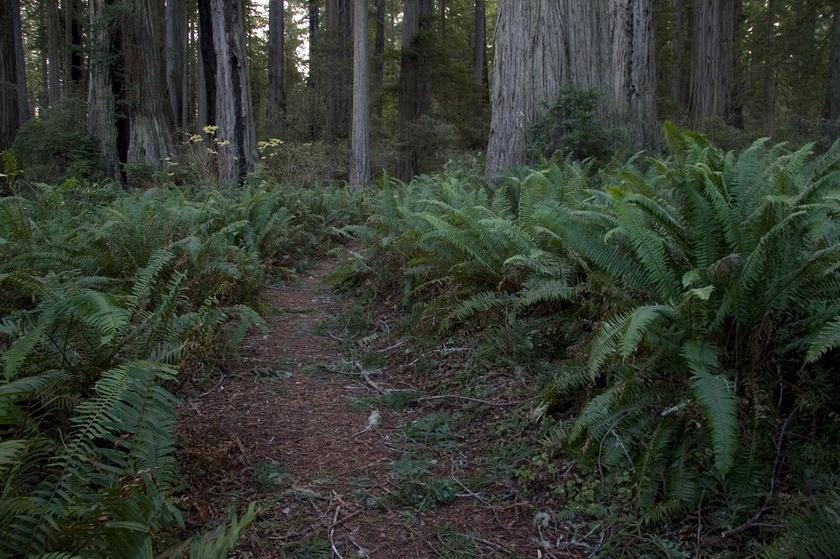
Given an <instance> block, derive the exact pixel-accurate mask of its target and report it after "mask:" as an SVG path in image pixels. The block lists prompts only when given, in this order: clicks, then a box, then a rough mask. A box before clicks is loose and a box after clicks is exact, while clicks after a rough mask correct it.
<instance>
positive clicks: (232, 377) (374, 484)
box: [179, 260, 540, 558]
mask: <svg viewBox="0 0 840 559" xmlns="http://www.w3.org/2000/svg"><path fill="white" fill-rule="evenodd" d="M335 265H336V261H335V260H325V261H322V262H320V263H318V264H317V265H316V266H315V267H314V268H313V269H312V270H311V271H310V272H309V274H307V275H304V276H303V277H301V278H299V280H298V281H297V282H295V283H293V284H292V285H290V286H287V287H284V288H280V289H271V290H270V291H269V292H268V293H267V299H268V303H269V304H270V305H271V306H272V307H273V308H274V309H275V312H274V313H273V314H272V316H270V317H269V318H268V320H267V322H268V332H267V334H252V335H251V336H250V337H249V338H248V339H247V340H246V342H245V346H244V348H243V350H242V352H241V355H240V356H239V357H238V358H237V359H236V361H234V362H231V363H228V364H227V365H226V366H225V367H224V368H223V370H224V371H225V373H224V375H223V376H221V377H218V378H216V379H214V380H211V381H209V386H208V387H207V388H206V389H205V390H204V391H202V392H198V391H196V393H195V394H193V395H191V396H188V397H186V398H185V399H184V401H183V404H182V406H181V409H180V424H179V432H180V436H181V439H182V449H183V450H182V456H181V463H182V464H183V469H184V471H185V477H186V486H187V487H188V488H189V489H188V491H187V493H186V494H185V495H184V497H183V503H182V506H183V508H184V510H185V511H186V515H185V516H186V517H187V518H188V521H189V522H190V523H191V526H190V528H192V529H196V528H199V527H204V526H206V525H212V524H213V523H215V522H217V521H218V520H219V519H220V518H222V517H223V516H224V514H225V513H226V511H227V510H229V509H230V508H241V507H242V506H243V504H244V503H247V502H249V501H257V502H258V503H259V507H260V510H261V514H260V516H259V518H258V520H257V522H256V523H255V525H254V527H253V529H251V530H250V531H249V532H248V534H247V535H246V536H245V538H244V539H243V541H242V545H241V548H240V551H239V556H240V557H243V558H244V557H248V558H264V557H265V558H267V557H289V558H320V557H343V558H350V557H374V558H380V557H381V558H391V557H393V558H397V557H399V558H405V557H452V558H455V557H536V556H537V551H536V548H537V545H536V543H535V542H539V541H540V536H539V533H538V529H536V528H535V527H534V525H533V522H532V519H533V511H532V510H531V508H529V506H528V503H527V502H517V499H518V497H517V495H515V494H514V493H513V492H509V494H508V495H506V496H505V497H504V498H501V499H500V498H497V497H495V496H493V495H494V494H495V493H497V491H496V490H495V489H494V490H491V489H490V488H488V487H487V483H486V481H485V482H480V481H474V482H466V481H464V480H467V479H468V478H470V476H473V477H476V476H475V475H474V474H476V472H475V468H474V461H473V459H472V458H471V457H470V453H471V452H472V451H473V450H474V447H475V446H476V444H475V442H476V440H479V439H480V435H478V436H477V437H476V440H473V441H470V440H468V439H469V438H470V437H469V436H468V435H464V434H458V433H454V432H451V430H450V427H451V426H450V425H448V424H447V422H446V421H447V420H446V416H445V415H443V414H441V413H439V412H437V406H433V408H432V409H431V410H429V409H417V408H416V407H414V408H409V409H403V410H402V411H398V410H394V409H389V406H385V405H377V402H378V401H384V400H385V399H386V398H387V397H386V396H383V395H382V393H381V392H378V391H377V388H378V387H379V383H381V384H382V385H385V386H389V387H393V386H400V385H401V384H402V382H401V379H400V378H399V376H398V375H399V374H398V373H396V372H393V371H390V370H388V368H387V367H386V370H385V372H384V376H379V377H377V379H378V380H377V381H374V382H366V379H364V378H363V377H362V376H361V375H358V374H353V370H352V367H351V369H350V370H346V371H341V370H340V369H341V368H342V365H340V364H341V363H342V361H343V360H344V359H345V358H346V356H345V355H343V354H342V347H341V345H342V344H341V343H340V336H337V335H336V334H335V333H333V332H330V331H329V330H328V329H326V328H324V325H325V324H329V323H330V322H331V321H333V322H334V320H335V317H336V316H337V315H338V313H339V312H340V303H339V302H338V301H337V300H335V298H334V297H333V296H332V294H331V293H330V290H329V288H328V286H327V284H326V282H325V280H324V276H325V274H327V273H328V272H329V270H330V269H331V268H332V267H334V266H335ZM345 363H346V361H345ZM402 385H403V386H404V384H402ZM377 399H379V400H377ZM390 407H396V406H390ZM377 416H378V417H377ZM371 420H374V421H373V422H374V423H375V424H376V425H375V426H370V423H371ZM482 483H483V485H482ZM474 488H475V489H474Z"/></svg>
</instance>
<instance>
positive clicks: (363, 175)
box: [350, 0, 370, 188]
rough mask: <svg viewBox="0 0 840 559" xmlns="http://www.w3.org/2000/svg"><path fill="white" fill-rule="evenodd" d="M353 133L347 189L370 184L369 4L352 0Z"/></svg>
mask: <svg viewBox="0 0 840 559" xmlns="http://www.w3.org/2000/svg"><path fill="white" fill-rule="evenodd" d="M353 3H354V7H355V12H354V16H353V130H352V136H351V144H352V145H351V151H352V155H351V159H350V186H352V187H353V188H360V187H362V186H365V185H366V184H368V183H369V182H370V126H369V123H370V100H369V84H368V81H369V80H368V78H369V74H370V72H369V69H368V2H367V0H353Z"/></svg>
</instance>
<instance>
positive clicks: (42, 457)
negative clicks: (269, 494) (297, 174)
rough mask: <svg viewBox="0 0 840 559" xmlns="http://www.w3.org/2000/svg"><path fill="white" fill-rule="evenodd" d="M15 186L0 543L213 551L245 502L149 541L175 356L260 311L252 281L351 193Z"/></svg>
mask: <svg viewBox="0 0 840 559" xmlns="http://www.w3.org/2000/svg"><path fill="white" fill-rule="evenodd" d="M15 190H16V192H15V195H14V196H9V197H5V198H2V199H0V285H2V298H0V315H2V316H3V318H2V322H0V349H2V377H1V378H0V479H2V486H0V533H2V534H3V537H2V538H0V556H2V557H23V556H26V557H54V558H58V557H67V558H68V559H69V558H71V557H113V558H115V559H119V558H126V559H127V558H132V559H133V558H138V557H149V558H151V557H152V556H155V557H157V556H164V557H165V556H172V557H183V556H189V557H193V558H196V559H205V558H214V557H218V558H220V559H222V558H225V557H227V556H228V554H229V552H230V551H231V550H232V549H233V546H234V545H235V543H236V540H237V538H238V535H239V533H240V532H241V531H242V530H244V529H245V527H247V525H248V524H250V523H251V522H252V520H253V519H254V516H255V514H256V510H255V509H254V508H253V507H251V508H249V509H248V510H246V511H245V512H244V514H243V515H242V516H241V517H239V518H236V517H233V518H232V519H231V520H230V522H229V523H228V524H227V525H226V526H221V527H219V528H218V529H216V530H212V531H210V532H208V533H207V534H204V535H199V536H196V537H194V538H193V539H191V540H190V541H188V542H186V543H184V544H182V545H179V546H175V547H173V548H163V547H162V545H163V544H162V543H161V542H162V541H163V539H162V537H161V536H162V535H165V534H169V533H172V532H173V531H177V529H178V528H179V527H182V526H183V521H182V518H181V514H180V512H179V511H178V508H177V506H176V499H175V497H174V494H175V492H176V491H177V489H178V485H179V475H178V469H177V464H176V462H175V458H174V454H175V448H176V439H175V435H174V426H175V421H176V417H175V410H174V408H175V405H176V402H177V400H176V398H175V396H174V395H173V391H174V390H175V389H176V388H177V386H178V385H179V384H180V383H183V382H184V379H183V378H181V379H179V378H178V377H179V368H184V366H186V365H188V364H189V363H190V362H196V361H198V360H204V359H208V358H211V357H213V356H217V355H219V354H221V353H222V352H224V351H225V350H227V349H231V348H234V347H235V346H236V345H237V344H238V343H239V342H240V341H241V340H242V339H243V336H244V335H245V333H246V332H247V331H248V330H249V329H251V328H255V327H256V328H259V327H261V326H262V319H261V318H260V314H259V313H258V312H257V311H259V310H261V303H260V300H259V297H260V293H261V291H262V289H263V287H264V284H265V283H266V282H270V281H274V280H275V279H278V278H282V277H284V276H285V275H287V274H288V273H289V272H290V271H291V270H293V269H294V268H296V267H297V266H299V265H300V264H301V263H302V262H303V261H304V259H305V257H306V256H307V255H311V254H312V253H313V252H317V251H318V250H321V249H322V248H323V247H324V245H325V244H327V243H328V242H329V240H330V239H331V237H333V236H334V232H335V227H339V226H342V225H344V224H346V223H349V222H351V221H352V220H357V219H358V218H359V211H360V208H361V203H360V199H359V197H358V195H355V194H352V193H350V191H348V190H344V189H296V190H286V189H281V188H279V187H278V186H275V185H270V184H266V183H257V182H256V181H253V182H252V184H248V185H247V186H246V187H244V188H243V189H239V190H230V191H221V190H213V189H211V190H207V189H194V190H193V189H183V190H179V189H175V188H163V189H151V190H147V191H139V192H137V191H135V192H128V193H127V192H125V191H123V190H122V189H120V188H119V187H116V186H112V185H107V184H106V185H97V184H91V183H85V182H80V181H78V180H75V179H69V180H67V181H65V182H63V183H61V184H59V185H55V186H50V185H42V184H34V185H30V184H23V183H18V184H17V185H16V186H15ZM167 539H169V540H171V538H167Z"/></svg>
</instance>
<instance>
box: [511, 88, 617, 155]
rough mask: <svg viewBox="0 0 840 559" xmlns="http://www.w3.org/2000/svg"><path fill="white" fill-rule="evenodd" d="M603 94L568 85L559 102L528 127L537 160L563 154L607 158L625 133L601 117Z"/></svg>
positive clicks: (530, 146) (614, 150)
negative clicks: (600, 104) (599, 112)
mask: <svg viewBox="0 0 840 559" xmlns="http://www.w3.org/2000/svg"><path fill="white" fill-rule="evenodd" d="M599 102H600V94H599V93H597V92H595V91H588V90H582V89H578V88H574V87H566V88H564V89H562V90H561V91H560V94H559V96H558V98H557V101H556V102H555V103H554V104H553V105H551V106H549V107H546V108H545V112H544V113H543V114H542V115H541V116H540V117H539V118H538V119H537V120H536V121H534V123H533V124H531V126H530V128H529V129H528V151H529V153H530V155H531V157H532V158H533V159H534V160H540V159H541V158H551V157H553V156H554V155H555V154H557V153H559V154H560V155H561V156H566V155H569V156H571V157H572V158H574V159H588V158H590V157H592V158H595V159H597V160H600V161H607V160H608V159H610V157H612V155H613V154H614V153H615V152H616V150H617V149H618V147H619V146H620V145H621V139H622V133H621V130H620V129H618V128H610V127H608V126H607V125H606V124H605V123H604V121H603V119H602V118H600V117H599V116H598V114H597V113H598V105H599Z"/></svg>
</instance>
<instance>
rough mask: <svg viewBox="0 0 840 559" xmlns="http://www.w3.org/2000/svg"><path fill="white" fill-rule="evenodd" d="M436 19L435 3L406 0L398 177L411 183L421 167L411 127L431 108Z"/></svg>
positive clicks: (401, 71)
mask: <svg viewBox="0 0 840 559" xmlns="http://www.w3.org/2000/svg"><path fill="white" fill-rule="evenodd" d="M433 16H434V12H433V5H432V0H405V9H404V11H403V28H402V53H401V56H400V84H399V132H400V147H399V160H398V162H397V177H398V178H399V179H401V180H411V179H412V178H413V177H414V175H416V174H417V172H418V168H419V163H420V161H419V156H418V152H417V149H416V147H415V146H414V145H413V142H414V141H415V138H414V132H413V128H412V125H413V124H415V123H416V121H417V119H419V118H421V117H422V116H424V115H427V114H428V113H429V111H430V110H431V105H432V90H431V68H430V64H431V60H430V53H429V46H430V45H429V33H430V32H431V30H432V18H433Z"/></svg>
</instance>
